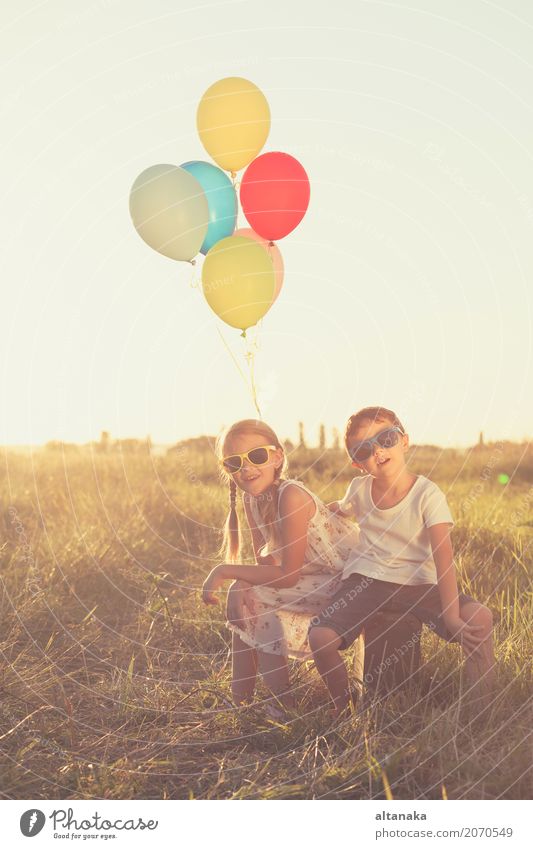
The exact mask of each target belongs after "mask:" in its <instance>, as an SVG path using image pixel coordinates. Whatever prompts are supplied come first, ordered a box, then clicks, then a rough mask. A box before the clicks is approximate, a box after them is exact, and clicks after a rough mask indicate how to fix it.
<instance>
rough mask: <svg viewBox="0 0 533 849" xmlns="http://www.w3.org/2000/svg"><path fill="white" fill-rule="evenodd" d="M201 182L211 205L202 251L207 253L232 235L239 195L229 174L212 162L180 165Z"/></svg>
mask: <svg viewBox="0 0 533 849" xmlns="http://www.w3.org/2000/svg"><path fill="white" fill-rule="evenodd" d="M180 168H183V169H184V170H185V171H188V172H189V174H192V176H193V177H195V178H196V179H197V180H198V182H199V183H200V185H201V187H202V189H203V190H204V192H205V196H206V198H207V205H208V207H209V225H208V228H207V233H206V237H205V239H204V241H203V243H202V247H201V248H200V252H201V253H203V254H206V253H207V252H208V250H209V249H210V248H212V247H213V245H216V243H217V242H220V240H221V239H225V238H226V236H231V235H232V234H233V232H234V230H235V223H236V221H237V195H236V193H235V189H234V188H233V184H232V182H231V180H230V179H229V177H228V176H227V174H224V171H222V170H221V169H220V168H217V167H216V165H211V163H210V162H200V161H193V162H185V164H184V165H180Z"/></svg>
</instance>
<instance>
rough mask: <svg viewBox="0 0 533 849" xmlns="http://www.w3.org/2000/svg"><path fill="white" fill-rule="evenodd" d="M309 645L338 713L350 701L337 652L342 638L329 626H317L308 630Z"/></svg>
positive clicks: (344, 675)
mask: <svg viewBox="0 0 533 849" xmlns="http://www.w3.org/2000/svg"><path fill="white" fill-rule="evenodd" d="M309 645H310V647H311V650H312V652H313V658H314V661H315V664H316V667H317V669H318V671H319V672H320V675H321V676H322V680H323V681H324V684H325V685H326V687H327V688H328V692H329V694H330V696H331V698H332V700H333V704H334V705H335V712H336V713H337V714H339V713H341V712H342V711H343V710H344V709H345V708H346V707H348V705H349V703H350V686H349V683H348V673H347V671H346V666H345V664H344V661H343V659H342V657H341V655H340V654H339V648H340V647H341V645H342V640H341V638H340V637H339V635H338V634H337V633H336V632H335V631H333V630H332V629H331V628H323V627H319V626H317V627H316V628H311V630H310V631H309Z"/></svg>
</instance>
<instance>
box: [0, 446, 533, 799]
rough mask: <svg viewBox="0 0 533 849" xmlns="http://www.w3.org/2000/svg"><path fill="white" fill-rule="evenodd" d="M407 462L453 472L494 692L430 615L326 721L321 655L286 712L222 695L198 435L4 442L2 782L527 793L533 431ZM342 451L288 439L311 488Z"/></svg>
mask: <svg viewBox="0 0 533 849" xmlns="http://www.w3.org/2000/svg"><path fill="white" fill-rule="evenodd" d="M411 464H412V468H413V470H414V471H417V472H420V473H423V474H425V475H427V476H428V477H431V478H432V479H434V480H435V481H436V482H437V483H438V484H439V485H440V486H442V487H443V489H444V490H445V491H446V492H447V493H448V497H449V501H450V504H451V507H452V511H453V513H454V515H455V517H456V521H457V524H456V527H455V529H454V541H455V547H456V554H457V567H458V572H459V578H460V583H461V586H462V587H463V588H464V589H465V591H466V592H470V593H471V594H473V595H475V597H476V598H479V599H480V600H482V601H484V602H486V603H488V605H489V606H490V607H491V609H492V610H493V612H494V614H495V618H496V622H497V627H496V645H497V661H498V669H497V674H498V686H497V692H496V695H495V699H494V701H493V703H492V705H491V706H490V708H488V709H487V710H486V711H485V713H484V714H482V715H480V716H478V717H475V718H474V719H470V720H465V717H464V712H463V703H462V699H461V698H460V681H461V664H460V657H459V654H458V649H457V648H456V647H454V646H450V645H447V644H444V643H442V642H440V641H439V640H438V639H437V638H436V637H434V635H432V634H429V633H427V634H425V636H424V638H423V646H422V650H423V657H424V664H423V668H422V671H421V674H420V675H419V677H418V679H417V681H416V682H415V681H414V682H413V683H412V684H411V686H409V687H408V688H407V689H405V690H403V691H401V692H397V693H393V694H392V695H391V696H389V697H388V698H387V699H385V700H381V701H378V700H374V701H372V699H369V700H368V701H367V702H365V704H364V706H363V707H362V708H361V711H360V712H359V713H358V714H357V715H355V716H352V717H351V718H349V719H347V720H346V721H344V722H342V723H340V724H338V725H337V726H333V727H332V726H331V723H330V720H329V719H328V711H327V706H326V695H325V691H324V688H323V686H322V684H321V682H320V680H319V678H318V676H317V674H316V672H315V670H314V669H313V668H312V664H294V666H293V670H292V674H293V681H294V686H295V688H296V692H297V695H298V711H297V712H295V713H294V715H293V716H292V718H291V719H290V721H287V722H286V723H276V722H274V721H272V720H270V719H269V718H268V717H267V715H266V714H265V711H264V709H263V705H262V698H263V697H264V695H265V694H264V692H262V691H261V690H260V691H259V694H258V700H257V702H256V703H255V704H254V705H252V706H250V707H246V708H240V709H238V710H237V709H235V708H234V707H233V706H232V704H231V700H230V666H229V663H230V656H229V636H228V632H227V630H226V628H225V627H224V621H223V614H222V611H221V610H214V611H212V610H210V609H207V608H205V607H204V606H203V605H201V603H200V601H199V597H198V588H199V586H200V585H201V582H202V579H203V576H204V575H205V574H206V572H207V571H208V570H209V569H210V568H211V567H212V565H213V564H214V563H216V562H217V560H216V550H217V546H218V543H219V535H218V532H217V529H218V528H219V527H221V525H222V523H223V520H224V517H225V511H226V503H227V492H226V490H225V488H224V487H223V486H222V485H221V484H220V483H219V480H218V476H217V471H216V467H215V464H214V461H213V457H212V455H211V454H210V452H209V450H206V449H203V450H200V449H195V447H194V445H191V446H188V447H187V448H185V449H184V450H182V451H180V452H176V453H169V454H168V455H167V456H164V457H150V456H148V455H142V454H139V455H134V454H131V455H130V454H112V453H111V454H94V453H91V452H89V451H83V450H80V451H70V452H68V453H65V454H63V453H62V452H61V451H58V450H56V451H52V450H50V451H39V452H35V453H34V454H33V455H30V454H27V455H23V454H15V453H9V452H7V453H6V454H5V455H4V463H3V469H2V476H3V485H2V510H1V515H0V521H1V522H2V523H3V527H2V531H3V533H2V538H3V540H4V543H3V546H2V549H1V554H2V571H1V574H2V583H3V591H2V597H1V618H0V622H1V632H0V651H1V659H2V662H1V668H2V678H1V681H0V687H1V707H0V739H1V754H0V757H1V762H2V769H1V778H0V795H1V797H2V798H35V799H37V798H62V799H73V798H113V799H118V798H200V799H257V798H260V799H279V798H281V799H288V798H297V799H305V798H335V799H341V798H365V799H367V798H383V799H386V798H395V799H420V798H450V799H451V798H454V799H467V798H474V799H479V798H483V799H496V798H527V797H528V796H529V795H530V793H531V786H530V779H531V775H530V773H529V772H528V769H529V768H530V762H531V757H530V748H529V746H528V735H529V734H530V729H531V698H530V692H531V691H530V685H531V680H530V667H529V657H530V649H531V633H530V623H531V562H532V557H531V554H532V542H533V452H532V451H531V449H530V447H529V446H528V445H526V444H524V445H513V444H505V445H499V444H498V445H493V446H490V445H489V446H487V447H486V448H484V449H482V450H478V451H473V452H461V451H453V450H441V449H437V448H432V447H420V448H417V449H413V451H412V458H411ZM352 471H353V470H352V469H351V467H350V466H348V465H347V464H346V461H345V458H344V456H343V455H342V453H341V452H336V451H333V450H328V451H322V452H320V451H318V450H312V449H298V450H296V451H295V452H294V453H293V454H292V455H291V457H290V472H291V477H297V478H300V479H302V480H303V481H305V482H306V483H307V485H309V486H310V487H311V488H312V489H314V491H315V492H316V493H317V494H318V495H319V496H320V497H322V498H323V499H324V500H330V499H332V498H336V497H338V496H340V495H341V494H343V492H344V490H345V487H346V485H347V482H348V481H349V480H350V478H351V476H352ZM502 473H505V474H506V475H508V476H509V478H510V480H509V482H508V483H506V484H501V483H499V482H498V475H500V474H502ZM248 551H249V549H248Z"/></svg>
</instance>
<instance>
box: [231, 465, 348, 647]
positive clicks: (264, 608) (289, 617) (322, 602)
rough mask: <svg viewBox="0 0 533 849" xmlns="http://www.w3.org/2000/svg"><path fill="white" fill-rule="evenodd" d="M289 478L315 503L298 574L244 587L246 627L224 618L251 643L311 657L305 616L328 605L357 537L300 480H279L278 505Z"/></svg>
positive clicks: (256, 515)
mask: <svg viewBox="0 0 533 849" xmlns="http://www.w3.org/2000/svg"><path fill="white" fill-rule="evenodd" d="M291 484H292V485H294V486H299V487H301V488H302V489H304V490H305V491H306V492H307V493H308V494H309V495H310V496H311V497H312V499H313V501H314V502H315V504H316V510H315V513H314V515H313V517H312V518H311V519H310V521H309V525H308V529H307V548H306V550H305V560H304V565H303V567H302V571H301V573H300V578H299V580H298V582H297V583H296V584H295V585H294V586H293V587H286V588H283V589H277V588H275V587H269V586H267V585H257V586H253V587H250V588H249V589H247V590H246V591H245V593H244V622H245V630H244V631H243V630H241V629H240V628H237V627H236V626H235V625H232V624H231V623H229V622H228V623H227V625H228V628H230V629H231V630H232V631H234V632H235V633H237V634H238V635H239V636H240V638H241V639H242V640H243V642H245V643H247V645H249V646H252V647H253V648H256V649H260V650H261V651H265V652H270V653H271V654H279V655H283V656H284V657H294V658H299V659H302V660H305V659H307V658H310V657H311V651H310V648H309V643H308V640H307V631H308V629H309V624H310V620H311V619H312V618H313V617H314V616H316V615H317V614H318V613H320V611H321V610H322V609H323V608H324V607H326V606H327V604H328V601H329V600H330V599H331V597H332V596H333V595H334V593H335V592H336V591H337V589H338V588H339V584H340V581H341V577H342V571H343V569H344V566H345V564H346V561H347V560H348V557H349V556H350V554H351V552H352V550H353V547H354V546H355V545H356V544H357V542H358V539H359V531H358V528H357V526H356V525H354V523H353V522H352V521H351V520H349V519H345V518H343V517H341V516H337V515H335V514H334V513H332V512H331V511H330V510H329V509H328V507H327V506H326V505H325V504H324V503H323V502H322V501H321V500H320V499H319V498H317V496H316V495H314V493H312V492H311V491H310V490H308V489H307V487H305V486H304V485H303V484H302V483H301V482H300V481H296V480H284V481H282V482H281V483H280V485H279V488H278V505H279V499H280V498H281V494H282V492H283V490H284V489H285V487H286V486H289V485H291ZM250 505H251V511H252V515H253V517H254V520H255V522H256V524H257V527H258V528H259V530H260V531H261V533H262V534H263V538H264V539H265V543H266V544H267V546H269V548H271V541H270V540H269V539H268V528H266V527H265V525H264V523H263V522H262V520H261V517H260V515H259V511H258V510H257V505H256V503H255V501H254V499H253V498H252V499H250ZM278 518H279V507H278ZM267 550H268V549H267Z"/></svg>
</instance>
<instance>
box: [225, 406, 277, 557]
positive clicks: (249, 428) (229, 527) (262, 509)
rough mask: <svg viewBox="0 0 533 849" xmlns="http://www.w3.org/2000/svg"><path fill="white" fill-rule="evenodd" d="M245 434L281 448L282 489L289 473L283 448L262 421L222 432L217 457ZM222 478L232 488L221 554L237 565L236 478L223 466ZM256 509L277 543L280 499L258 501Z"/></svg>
mask: <svg viewBox="0 0 533 849" xmlns="http://www.w3.org/2000/svg"><path fill="white" fill-rule="evenodd" d="M243 433H254V434H258V435H259V436H262V437H264V439H265V445H275V446H276V448H279V449H280V450H281V451H282V452H283V462H282V464H281V466H280V467H279V468H278V469H275V470H274V485H275V486H279V484H280V483H281V481H282V480H283V478H282V475H284V474H285V473H286V471H287V458H286V457H285V452H284V451H283V446H282V444H281V442H280V441H279V439H278V437H277V436H276V434H275V432H274V431H273V430H272V428H271V427H269V426H268V425H267V424H265V422H262V421H260V420H259V419H242V420H241V421H239V422H235V424H232V425H231V426H230V427H229V428H227V429H226V430H225V431H224V432H223V433H221V434H220V436H219V437H218V438H217V442H216V454H217V458H218V459H219V460H221V459H222V458H223V457H227V456H228V454H229V453H231V452H229V451H228V450H227V446H228V443H229V441H230V440H231V438H232V437H233V436H240V435H241V434H243ZM221 476H222V480H223V481H224V482H225V483H227V484H228V485H229V512H228V516H227V518H226V522H225V524H224V537H223V540H222V545H221V547H220V552H219V554H220V556H221V557H224V558H225V560H226V561H228V562H229V563H235V562H236V561H237V560H238V559H239V556H240V551H241V534H240V529H239V516H238V513H237V484H236V483H235V480H234V479H233V475H230V474H228V472H226V470H225V469H224V468H223V467H221ZM257 507H258V510H259V514H260V516H261V519H262V520H263V522H264V524H265V525H267V526H268V527H269V534H270V535H271V538H272V539H274V540H276V539H277V533H276V527H275V520H276V513H277V499H275V498H272V499H266V498H265V499H262V500H261V499H257Z"/></svg>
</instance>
